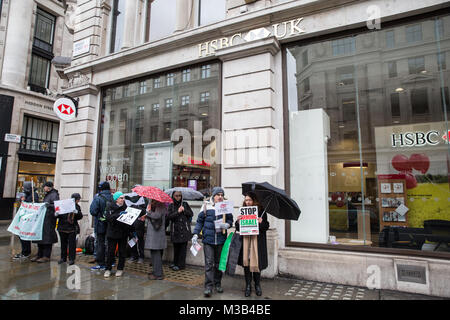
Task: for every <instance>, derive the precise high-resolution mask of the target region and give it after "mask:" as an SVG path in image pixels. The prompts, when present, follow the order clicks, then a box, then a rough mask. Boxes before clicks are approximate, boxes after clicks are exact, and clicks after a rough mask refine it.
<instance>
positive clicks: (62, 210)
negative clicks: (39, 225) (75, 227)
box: [54, 198, 75, 215]
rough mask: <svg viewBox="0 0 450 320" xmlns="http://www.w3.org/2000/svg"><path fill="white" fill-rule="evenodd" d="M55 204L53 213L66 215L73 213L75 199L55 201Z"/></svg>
mask: <svg viewBox="0 0 450 320" xmlns="http://www.w3.org/2000/svg"><path fill="white" fill-rule="evenodd" d="M54 204H55V213H56V214H57V215H62V214H67V213H71V212H74V211H75V199H74V198H70V199H65V200H57V201H55V202H54Z"/></svg>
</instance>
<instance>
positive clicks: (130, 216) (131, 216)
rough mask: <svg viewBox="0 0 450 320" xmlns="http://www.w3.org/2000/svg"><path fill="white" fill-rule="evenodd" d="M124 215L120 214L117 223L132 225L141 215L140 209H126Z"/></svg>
mask: <svg viewBox="0 0 450 320" xmlns="http://www.w3.org/2000/svg"><path fill="white" fill-rule="evenodd" d="M125 211H126V213H124V214H122V215H121V216H120V217H118V218H117V221H120V222H123V223H125V224H128V225H130V226H131V225H132V224H133V223H134V221H136V219H137V218H138V217H139V215H140V214H141V210H140V209H135V208H131V207H128V208H127V209H126V210H125Z"/></svg>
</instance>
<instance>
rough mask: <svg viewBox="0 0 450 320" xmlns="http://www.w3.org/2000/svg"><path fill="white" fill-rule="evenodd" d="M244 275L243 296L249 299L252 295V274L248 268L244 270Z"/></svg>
mask: <svg viewBox="0 0 450 320" xmlns="http://www.w3.org/2000/svg"><path fill="white" fill-rule="evenodd" d="M244 273H245V296H246V297H250V295H251V294H252V274H251V272H250V269H249V268H248V267H245V268H244Z"/></svg>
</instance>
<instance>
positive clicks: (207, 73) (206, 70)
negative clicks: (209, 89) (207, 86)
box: [201, 64, 211, 79]
mask: <svg viewBox="0 0 450 320" xmlns="http://www.w3.org/2000/svg"><path fill="white" fill-rule="evenodd" d="M201 77H202V79H206V78H209V77H211V65H210V64H207V65H204V66H202V75H201Z"/></svg>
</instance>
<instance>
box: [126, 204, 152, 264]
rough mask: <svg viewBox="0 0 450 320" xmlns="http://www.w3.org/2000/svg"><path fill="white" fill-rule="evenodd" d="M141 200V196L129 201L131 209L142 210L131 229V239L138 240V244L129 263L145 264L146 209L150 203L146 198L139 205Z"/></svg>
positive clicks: (133, 248)
mask: <svg viewBox="0 0 450 320" xmlns="http://www.w3.org/2000/svg"><path fill="white" fill-rule="evenodd" d="M140 198H141V197H140V196H134V197H130V198H129V199H128V201H129V206H130V207H132V208H135V209H139V210H141V213H140V214H139V217H138V218H137V219H136V220H135V221H134V223H133V226H132V228H131V233H130V234H131V235H130V238H134V237H135V238H137V243H136V244H135V245H134V246H133V247H131V258H130V259H129V260H128V262H137V263H144V245H145V242H144V233H145V213H146V211H145V209H146V207H147V204H148V201H147V199H145V198H144V200H143V201H142V203H141V204H138V203H139V200H140ZM125 201H127V197H125Z"/></svg>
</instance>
